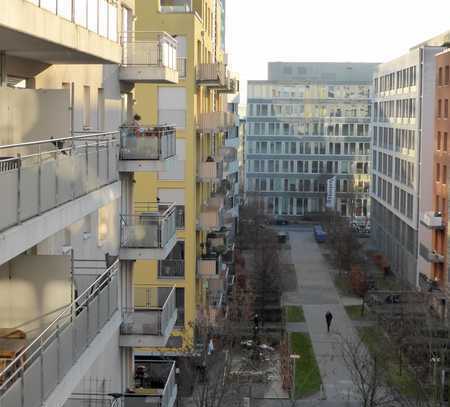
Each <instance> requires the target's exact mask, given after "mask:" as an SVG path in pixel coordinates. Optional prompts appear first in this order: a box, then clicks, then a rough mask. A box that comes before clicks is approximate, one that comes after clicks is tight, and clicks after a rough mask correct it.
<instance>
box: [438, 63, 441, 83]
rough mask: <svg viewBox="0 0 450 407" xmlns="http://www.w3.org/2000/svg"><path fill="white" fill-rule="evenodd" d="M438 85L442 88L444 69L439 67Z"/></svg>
mask: <svg viewBox="0 0 450 407" xmlns="http://www.w3.org/2000/svg"><path fill="white" fill-rule="evenodd" d="M438 84H439V86H442V67H439V70H438Z"/></svg>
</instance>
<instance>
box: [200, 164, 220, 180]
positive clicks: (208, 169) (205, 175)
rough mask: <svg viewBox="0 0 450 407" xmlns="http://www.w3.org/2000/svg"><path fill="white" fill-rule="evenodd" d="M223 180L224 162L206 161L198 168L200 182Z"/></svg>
mask: <svg viewBox="0 0 450 407" xmlns="http://www.w3.org/2000/svg"><path fill="white" fill-rule="evenodd" d="M222 178H223V163H222V161H219V162H216V161H205V162H201V163H200V164H199V166H198V180H199V181H219V180H221V179H222Z"/></svg>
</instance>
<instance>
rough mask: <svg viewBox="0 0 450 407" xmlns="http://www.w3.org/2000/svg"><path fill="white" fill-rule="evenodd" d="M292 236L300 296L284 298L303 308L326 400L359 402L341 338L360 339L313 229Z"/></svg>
mask: <svg viewBox="0 0 450 407" xmlns="http://www.w3.org/2000/svg"><path fill="white" fill-rule="evenodd" d="M289 238H290V243H291V247H292V251H291V255H292V262H293V263H294V264H295V269H296V274H297V283H298V288H297V295H296V296H293V295H289V296H288V297H285V301H286V302H287V303H288V304H290V305H301V306H302V307H303V312H304V315H305V320H306V325H307V328H308V331H309V335H310V337H311V341H312V345H313V349H314V353H315V355H316V359H317V363H318V365H319V369H320V374H321V376H322V382H323V384H324V388H325V393H326V398H327V400H329V401H332V402H333V403H337V404H335V405H339V404H340V403H346V402H349V401H356V400H358V396H357V394H356V393H355V389H354V386H353V383H352V380H351V375H350V372H349V371H348V369H347V366H346V364H345V362H344V360H343V358H342V341H343V338H345V339H350V340H354V341H357V339H358V337H357V334H356V332H355V330H354V328H353V324H352V321H351V320H350V318H349V317H348V316H347V313H346V312H345V309H344V306H343V304H342V302H341V300H340V297H339V295H338V292H337V291H336V288H335V286H334V282H333V279H332V276H331V271H332V270H330V267H329V265H328V263H327V262H326V260H325V259H324V258H323V256H322V254H321V252H320V249H319V247H318V245H317V243H316V242H315V241H314V238H313V234H312V233H311V232H308V231H305V232H290V233H289ZM327 311H330V312H331V313H332V314H333V322H332V325H331V332H330V333H327V329H326V323H325V313H326V312H327ZM302 328H303V327H302ZM321 405H322V404H321ZM323 405H326V404H323ZM342 405H345V404H342Z"/></svg>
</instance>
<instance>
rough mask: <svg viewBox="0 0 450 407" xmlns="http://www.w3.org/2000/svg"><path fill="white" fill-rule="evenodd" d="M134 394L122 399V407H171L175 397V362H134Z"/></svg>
mask: <svg viewBox="0 0 450 407" xmlns="http://www.w3.org/2000/svg"><path fill="white" fill-rule="evenodd" d="M135 366H136V371H135V375H134V389H133V390H134V393H127V394H125V397H124V407H145V406H155V407H172V406H173V403H174V401H175V399H176V396H177V384H176V382H175V362H172V361H159V360H150V361H145V362H136V364H135Z"/></svg>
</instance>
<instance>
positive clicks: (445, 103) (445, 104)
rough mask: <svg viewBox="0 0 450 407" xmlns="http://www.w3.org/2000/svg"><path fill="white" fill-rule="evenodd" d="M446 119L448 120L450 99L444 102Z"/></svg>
mask: <svg viewBox="0 0 450 407" xmlns="http://www.w3.org/2000/svg"><path fill="white" fill-rule="evenodd" d="M444 117H445V118H446V119H448V99H445V101H444Z"/></svg>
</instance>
